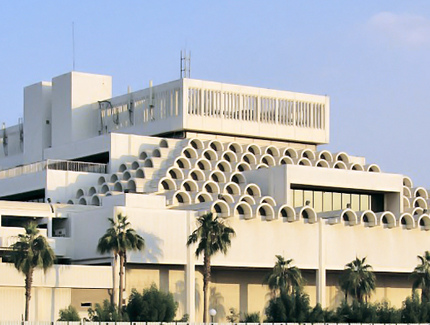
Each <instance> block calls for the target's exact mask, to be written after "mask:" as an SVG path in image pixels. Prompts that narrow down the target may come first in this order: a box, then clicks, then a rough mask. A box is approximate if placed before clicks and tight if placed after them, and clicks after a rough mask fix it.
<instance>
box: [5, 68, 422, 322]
mask: <svg viewBox="0 0 430 325" xmlns="http://www.w3.org/2000/svg"><path fill="white" fill-rule="evenodd" d="M111 85H112V80H111V77H109V76H102V75H93V74H86V73H79V72H71V73H67V74H64V75H61V76H58V77H55V78H53V80H52V82H40V83H37V84H34V85H31V86H28V87H26V88H25V90H24V119H23V122H22V123H19V124H18V125H17V126H12V127H9V128H3V131H2V133H0V136H1V138H0V141H1V142H2V147H3V150H1V149H0V166H2V170H0V200H1V201H0V215H1V223H0V246H1V247H0V254H1V256H3V257H4V259H3V262H4V263H0V269H1V272H3V273H2V274H5V276H3V277H2V278H1V279H0V320H19V319H21V318H20V317H21V314H22V313H23V308H24V288H23V284H24V281H23V280H22V279H21V276H20V275H19V274H17V273H16V271H15V270H14V269H13V268H11V267H10V266H9V265H8V264H7V254H6V252H7V250H8V249H9V246H10V244H11V243H13V240H14V238H15V237H14V236H16V234H18V233H20V232H22V230H23V226H24V225H25V223H26V222H28V220H36V221H37V223H38V224H39V227H40V228H41V229H42V233H43V234H44V235H45V236H46V237H47V238H48V240H49V242H50V243H51V245H52V247H53V248H54V250H55V253H56V255H57V257H58V261H59V264H58V265H57V266H56V267H55V269H54V270H53V271H50V272H48V273H47V274H46V275H43V274H42V273H40V274H38V275H37V276H36V277H35V286H34V291H35V292H36V294H33V297H34V299H32V306H33V307H32V308H33V309H34V311H35V310H38V312H37V313H36V312H31V313H30V315H31V317H32V318H33V319H34V320H48V321H53V320H55V319H56V318H57V315H58V310H59V309H60V308H64V307H66V306H67V305H69V304H72V305H74V306H75V307H77V308H78V310H79V311H80V312H81V313H83V314H85V313H86V309H87V308H88V306H89V305H93V304H94V303H96V302H100V301H102V300H103V299H105V298H108V297H109V292H110V291H109V289H110V288H111V287H112V276H111V268H110V267H109V265H110V264H111V263H113V260H112V257H111V256H109V255H99V254H98V253H97V251H96V246H97V241H98V239H99V238H100V237H101V236H102V234H103V233H104V231H105V229H106V228H107V227H108V221H107V220H108V218H111V217H113V216H115V215H117V214H118V213H122V214H125V215H127V216H128V218H129V220H130V222H131V223H132V224H133V226H134V227H135V228H136V230H137V231H138V232H139V234H140V235H142V236H143V237H144V238H145V241H146V249H145V251H144V252H143V253H131V254H130V256H127V260H128V266H127V270H126V280H125V281H126V283H125V288H126V293H130V292H131V289H132V288H136V289H138V290H141V289H142V288H143V287H145V286H148V285H150V284H151V283H152V282H155V283H156V284H157V285H158V286H159V287H160V288H161V289H162V290H170V291H172V292H173V294H174V296H175V299H176V300H177V301H178V302H179V311H178V313H179V316H180V315H182V314H185V313H187V314H189V315H190V320H191V321H200V320H201V318H202V305H203V304H202V299H201V296H202V295H201V293H200V290H201V288H202V281H203V280H202V267H201V266H202V261H201V260H199V259H196V258H195V257H194V254H193V249H192V247H190V248H187V247H186V245H185V243H186V241H187V237H188V236H189V234H190V233H191V232H192V230H193V229H194V227H195V218H196V217H197V216H199V215H201V214H203V213H206V212H209V211H212V212H214V213H216V214H217V215H219V216H221V217H223V218H226V219H227V220H228V223H229V224H230V226H231V227H233V228H234V229H235V231H236V233H237V237H236V238H235V239H234V241H233V243H232V247H231V249H230V251H229V254H228V255H227V256H216V257H214V259H213V261H212V265H213V272H212V283H211V298H210V304H211V307H213V308H215V309H216V310H217V311H218V313H217V316H216V319H215V321H217V322H222V321H224V320H225V316H226V311H227V310H228V309H229V308H231V307H234V308H236V309H238V310H240V311H242V312H256V311H259V312H262V311H263V310H264V307H265V303H266V300H267V299H268V296H267V295H266V294H267V292H268V289H267V288H266V287H265V286H263V285H262V281H263V277H264V275H265V274H266V273H267V272H268V270H269V269H270V268H271V267H273V264H274V257H275V255H284V254H285V255H286V256H287V257H288V258H293V259H294V260H295V263H296V264H297V266H298V267H299V268H300V269H301V270H302V272H303V274H304V276H305V278H306V279H307V285H306V287H305V290H306V291H307V292H308V293H309V294H310V297H311V302H312V303H316V302H319V303H321V304H322V306H323V307H334V306H336V305H337V304H338V303H339V302H340V300H341V298H342V294H341V293H340V291H339V287H338V283H337V278H338V274H339V271H341V270H342V269H343V268H344V265H345V264H346V263H348V262H349V261H350V260H352V259H353V258H355V256H357V255H358V256H367V260H368V262H369V263H370V264H372V265H373V268H374V270H375V272H376V274H377V290H376V294H375V295H374V299H377V300H381V299H386V300H390V301H391V302H392V303H393V304H394V305H399V304H400V303H401V301H402V300H403V299H404V297H405V296H406V295H407V294H409V292H410V283H409V280H408V274H409V273H410V272H411V271H412V269H413V268H414V266H415V264H416V260H415V259H416V255H418V254H422V251H423V250H424V247H426V245H428V244H429V243H430V239H429V236H428V232H427V231H428V230H429V229H430V217H429V215H428V214H427V209H428V204H429V201H428V200H429V193H428V191H427V190H426V189H425V188H423V187H414V186H413V184H412V181H411V180H410V179H409V178H408V177H406V176H404V175H398V174H389V173H383V172H381V170H380V168H379V167H378V165H376V164H373V163H370V164H369V163H367V162H366V160H365V158H363V157H355V156H350V155H348V154H347V153H345V152H338V153H332V152H329V151H327V150H320V149H319V148H318V146H319V145H321V144H326V143H328V142H329V113H330V103H329V98H328V97H327V96H317V95H308V94H302V93H292V92H287V91H278V90H270V89H262V88H255V87H247V86H239V85H230V84H224V83H216V82H209V81H201V80H194V79H188V78H184V79H180V80H177V81H173V82H169V83H166V84H162V85H158V86H152V84H150V87H149V88H147V89H143V90H139V91H135V92H128V93H127V94H124V95H121V96H117V97H112V90H111ZM48 199H49V200H48ZM64 264H66V265H64ZM84 273H85V274H86V275H87V276H82V274H84ZM11 297H12V298H11ZM11 299H12V300H13V303H12V302H11ZM12 305H13V306H12ZM46 305H49V306H50V308H46ZM222 311H224V313H223V312H222Z"/></svg>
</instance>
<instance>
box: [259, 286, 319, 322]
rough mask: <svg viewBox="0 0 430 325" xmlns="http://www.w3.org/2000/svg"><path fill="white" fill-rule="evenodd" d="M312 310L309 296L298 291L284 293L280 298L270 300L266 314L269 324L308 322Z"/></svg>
mask: <svg viewBox="0 0 430 325" xmlns="http://www.w3.org/2000/svg"><path fill="white" fill-rule="evenodd" d="M310 310H311V307H310V305H309V296H308V295H307V294H306V293H304V292H303V291H301V290H298V291H295V292H293V293H292V294H286V293H285V292H282V293H281V295H280V296H279V297H275V298H272V299H270V301H269V305H268V306H267V308H266V310H265V313H266V316H267V322H269V323H277V322H281V323H285V322H306V321H307V320H308V319H309V314H310Z"/></svg>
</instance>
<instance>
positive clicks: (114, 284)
mask: <svg viewBox="0 0 430 325" xmlns="http://www.w3.org/2000/svg"><path fill="white" fill-rule="evenodd" d="M117 261H118V254H115V253H114V255H113V261H112V299H111V303H112V305H114V306H116V305H117V300H116V299H117V297H116V264H117Z"/></svg>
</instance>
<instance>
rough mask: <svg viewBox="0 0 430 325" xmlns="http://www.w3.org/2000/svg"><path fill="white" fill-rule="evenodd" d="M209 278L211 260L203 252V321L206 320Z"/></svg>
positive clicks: (205, 321)
mask: <svg viewBox="0 0 430 325" xmlns="http://www.w3.org/2000/svg"><path fill="white" fill-rule="evenodd" d="M210 279H211V260H210V257H209V256H207V255H206V254H204V257H203V323H207V320H208V288H209V282H210Z"/></svg>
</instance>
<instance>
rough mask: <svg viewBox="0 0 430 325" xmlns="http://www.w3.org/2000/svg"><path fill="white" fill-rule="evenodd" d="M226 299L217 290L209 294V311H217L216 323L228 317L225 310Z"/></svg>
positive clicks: (211, 290) (213, 289)
mask: <svg viewBox="0 0 430 325" xmlns="http://www.w3.org/2000/svg"><path fill="white" fill-rule="evenodd" d="M223 304H224V297H223V296H222V294H221V293H220V292H218V291H216V288H211V289H210V293H209V309H212V308H213V309H215V310H216V316H215V319H214V321H215V322H218V321H219V320H223V319H225V317H226V313H225V308H224V305H223Z"/></svg>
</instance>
